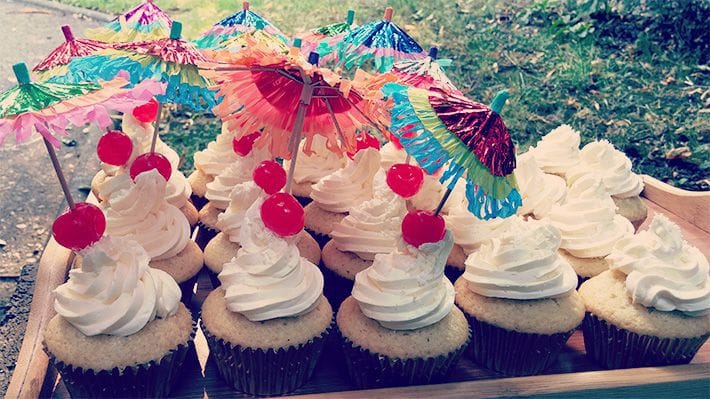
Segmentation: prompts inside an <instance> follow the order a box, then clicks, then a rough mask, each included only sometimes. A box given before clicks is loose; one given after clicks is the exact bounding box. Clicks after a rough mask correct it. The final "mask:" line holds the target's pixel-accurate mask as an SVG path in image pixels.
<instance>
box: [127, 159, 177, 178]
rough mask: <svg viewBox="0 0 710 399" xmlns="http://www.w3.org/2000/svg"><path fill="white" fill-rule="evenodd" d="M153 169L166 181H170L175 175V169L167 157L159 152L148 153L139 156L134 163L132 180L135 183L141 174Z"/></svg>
mask: <svg viewBox="0 0 710 399" xmlns="http://www.w3.org/2000/svg"><path fill="white" fill-rule="evenodd" d="M152 169H157V170H158V173H160V174H161V175H162V176H163V177H164V178H165V181H168V180H170V175H171V174H172V173H173V167H172V166H171V165H170V161H168V158H165V155H163V154H160V153H157V152H148V153H145V154H143V155H139V156H138V158H136V159H135V160H134V161H133V164H132V165H131V179H133V181H135V180H136V177H137V176H138V175H139V174H141V173H143V172H147V171H149V170H152Z"/></svg>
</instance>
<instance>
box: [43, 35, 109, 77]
mask: <svg viewBox="0 0 710 399" xmlns="http://www.w3.org/2000/svg"><path fill="white" fill-rule="evenodd" d="M62 32H63V33H64V38H65V39H66V40H65V41H64V43H62V44H60V45H59V46H58V47H57V48H55V49H54V50H52V51H51V52H50V53H49V55H48V56H47V57H46V58H45V59H44V60H42V61H41V62H40V63H39V64H37V66H35V67H34V68H33V69H32V70H33V71H34V72H36V73H37V76H38V77H39V78H40V80H48V79H50V78H53V77H55V76H60V75H64V74H66V73H67V71H68V67H67V66H68V65H69V62H70V61H71V60H72V59H73V58H75V57H85V56H87V55H91V54H93V53H95V52H96V51H99V50H103V49H105V48H108V47H111V46H110V45H109V44H107V43H104V42H100V41H97V40H89V39H77V38H75V37H74V34H73V33H72V31H71V28H70V27H69V25H64V26H62Z"/></svg>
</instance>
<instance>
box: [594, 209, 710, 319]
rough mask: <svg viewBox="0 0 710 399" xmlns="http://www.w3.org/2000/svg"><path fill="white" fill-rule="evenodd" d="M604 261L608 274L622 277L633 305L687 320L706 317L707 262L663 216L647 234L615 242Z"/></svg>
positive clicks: (709, 294) (709, 301) (709, 298)
mask: <svg viewBox="0 0 710 399" xmlns="http://www.w3.org/2000/svg"><path fill="white" fill-rule="evenodd" d="M607 260H609V262H610V263H611V269H612V270H619V271H621V272H622V273H624V274H626V290H627V291H628V293H629V295H630V296H631V299H632V301H633V303H639V304H641V305H643V306H645V307H648V308H655V309H657V310H661V311H665V312H670V311H674V310H677V311H681V312H683V313H685V314H686V315H688V316H704V315H708V314H710V276H709V274H708V273H709V272H710V269H709V268H708V260H707V258H706V257H705V256H704V255H703V254H702V253H701V252H700V250H698V249H697V248H695V247H693V246H691V245H690V244H688V242H687V241H685V240H684V239H683V236H682V235H681V232H680V228H679V227H678V226H677V225H675V224H673V223H672V222H671V221H670V220H668V218H667V217H665V216H664V215H662V214H656V216H655V217H654V218H653V221H651V224H650V226H649V228H648V230H646V231H641V232H639V233H638V234H636V235H635V236H632V237H626V238H623V239H621V240H619V242H617V243H616V245H615V246H614V251H613V252H612V253H611V254H610V255H609V256H608V257H607Z"/></svg>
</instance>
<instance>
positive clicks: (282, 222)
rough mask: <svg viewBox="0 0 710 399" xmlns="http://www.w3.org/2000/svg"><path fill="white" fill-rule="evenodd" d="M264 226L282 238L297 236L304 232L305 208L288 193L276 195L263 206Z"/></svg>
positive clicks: (270, 197)
mask: <svg viewBox="0 0 710 399" xmlns="http://www.w3.org/2000/svg"><path fill="white" fill-rule="evenodd" d="M261 220H262V221H263V222H264V226H266V228H268V229H269V230H271V231H273V232H274V233H276V234H278V235H279V236H281V237H288V236H292V235H296V234H298V233H300V232H301V230H303V224H304V223H305V215H304V213H303V206H301V204H299V203H298V200H296V198H295V197H294V196H293V195H291V194H288V193H276V194H272V195H271V196H269V198H267V199H266V200H265V201H264V203H263V204H261Z"/></svg>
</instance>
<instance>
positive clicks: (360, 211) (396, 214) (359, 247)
mask: <svg viewBox="0 0 710 399" xmlns="http://www.w3.org/2000/svg"><path fill="white" fill-rule="evenodd" d="M385 179H386V175H385V173H384V171H383V170H380V171H378V172H377V174H376V175H375V179H374V182H373V186H374V198H373V199H371V200H369V201H365V202H363V203H362V204H360V205H358V206H356V207H355V208H353V209H351V210H350V213H349V214H348V216H346V217H345V218H344V219H343V220H342V221H341V222H340V223H339V224H337V225H336V226H335V228H334V229H333V231H332V232H331V233H330V236H331V237H333V242H334V243H335V246H336V247H337V248H338V249H339V250H341V251H347V252H353V253H355V254H356V255H357V256H359V257H360V258H362V259H365V260H373V259H374V258H375V255H376V254H385V253H389V252H391V251H392V249H393V248H394V247H396V245H397V240H398V239H399V236H400V234H401V225H402V218H404V215H405V214H406V213H407V205H406V201H405V200H404V198H402V197H400V196H399V195H397V194H395V193H394V192H392V190H390V188H389V187H388V186H387V183H386V182H385Z"/></svg>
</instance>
